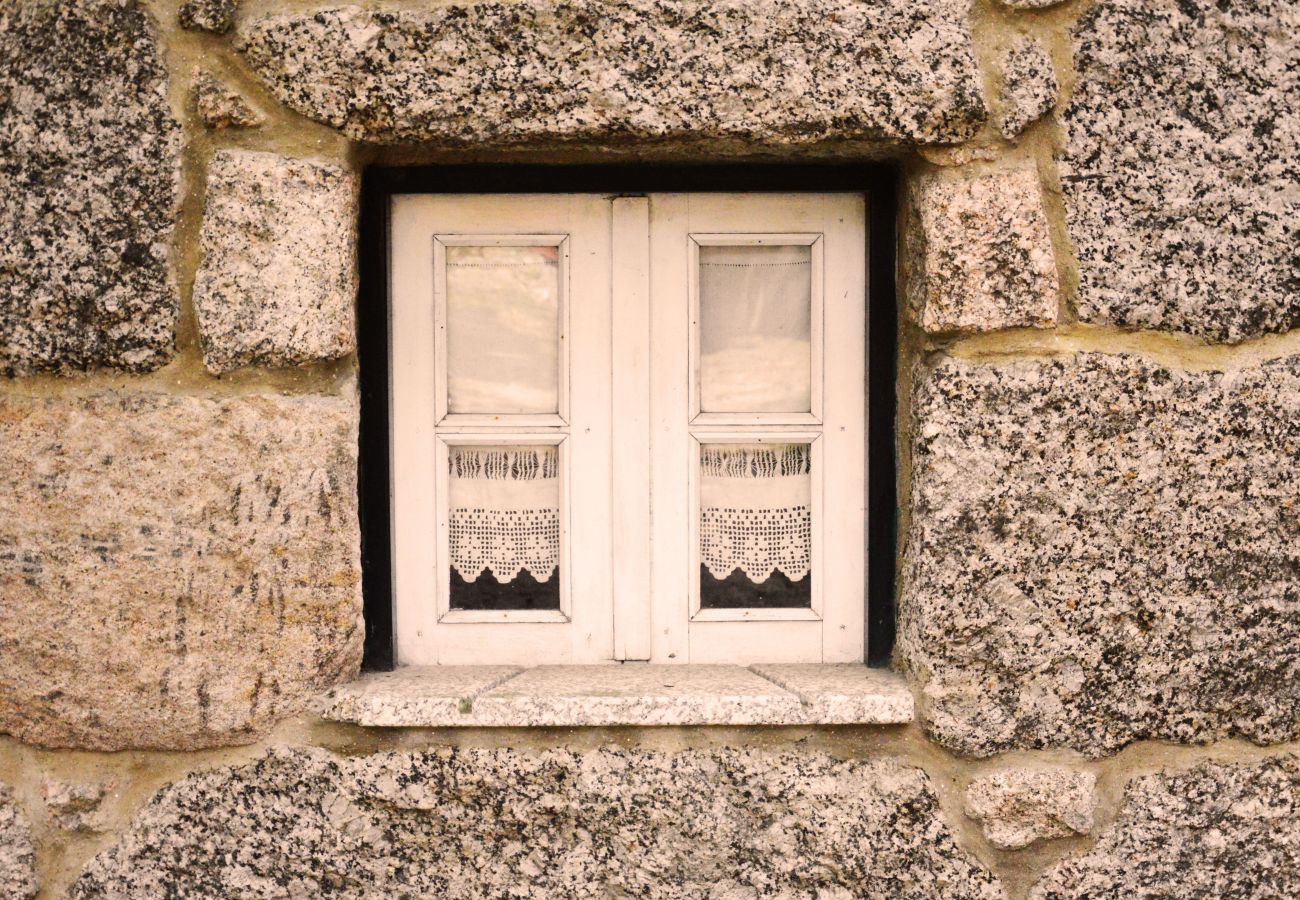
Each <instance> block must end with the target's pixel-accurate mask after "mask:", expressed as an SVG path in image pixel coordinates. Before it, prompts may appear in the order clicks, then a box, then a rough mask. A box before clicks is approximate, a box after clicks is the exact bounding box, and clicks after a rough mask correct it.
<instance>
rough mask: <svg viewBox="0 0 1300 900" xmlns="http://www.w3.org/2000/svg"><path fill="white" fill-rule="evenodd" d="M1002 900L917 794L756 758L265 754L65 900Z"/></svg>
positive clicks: (929, 794) (174, 797) (145, 833)
mask: <svg viewBox="0 0 1300 900" xmlns="http://www.w3.org/2000/svg"><path fill="white" fill-rule="evenodd" d="M169 892H170V894H172V895H175V896H203V897H228V896H258V897H297V896H304V897H306V896H310V897H332V898H362V897H366V898H369V897H376V896H384V897H394V898H416V897H431V896H438V897H506V896H531V897H591V898H595V897H610V896H631V897H650V898H661V897H662V898H669V897H671V898H694V897H715V898H752V897H757V896H787V897H795V896H800V897H803V896H807V897H814V896H816V897H826V898H838V897H849V896H853V897H864V898H880V900H886V898H887V900H922V898H933V897H936V896H942V897H945V898H949V900H968V898H970V900H973V898H980V900H985V898H987V900H993V898H1002V897H1004V896H1005V895H1004V893H1003V891H1002V889H1001V887H1000V886H999V885H998V883H997V882H996V881H995V879H994V877H993V876H992V875H991V874H990V873H989V872H988V871H987V870H986V869H984V868H983V867H982V866H981V865H980V864H979V863H978V862H977V861H976V860H975V859H974V858H973V857H972V856H970V855H968V854H967V853H966V852H965V851H963V850H961V849H960V848H959V847H958V846H957V844H956V843H955V841H954V839H953V835H952V833H951V831H950V830H949V829H948V827H947V826H946V825H945V824H944V823H943V820H942V819H941V817H940V813H939V807H938V802H937V800H936V798H935V794H934V792H933V789H932V788H931V786H930V782H929V780H928V778H927V777H926V775H925V774H924V773H923V772H922V771H921V770H919V769H914V768H909V767H905V766H903V765H901V764H899V763H896V762H893V761H871V762H863V761H837V760H834V759H832V758H830V757H828V756H826V755H824V754H820V753H815V752H809V751H805V752H800V753H787V754H773V753H770V752H763V751H757V750H731V749H713V750H691V751H682V752H677V753H670V752H656V751H643V750H628V749H616V748H607V749H601V750H594V751H590V752H585V753H574V752H569V751H564V750H551V751H545V752H539V753H526V752H520V751H516V750H510V749H492V750H489V749H462V750H450V749H446V750H429V751H424V752H418V753H391V754H378V755H371V756H358V757H350V758H349V757H341V756H333V755H331V754H329V753H326V752H324V751H319V750H316V751H288V750H285V751H272V752H271V753H269V754H268V755H266V756H264V757H262V758H261V759H259V760H258V761H256V762H254V763H252V764H249V765H245V766H240V767H231V768H221V769H216V770H214V771H211V772H206V773H202V774H196V775H191V776H189V777H187V778H185V779H183V780H181V781H180V782H178V783H176V784H175V785H173V786H171V787H169V788H166V789H165V790H163V791H161V792H160V793H159V794H158V795H156V796H155V798H154V799H153V800H152V801H150V803H149V804H148V805H147V806H146V807H145V808H144V809H143V810H142V812H141V813H140V814H139V816H138V817H137V818H136V820H135V822H134V823H133V825H132V826H131V828H130V830H129V831H128V832H127V833H126V834H125V835H123V837H122V838H121V839H120V840H119V841H118V843H117V844H116V846H114V847H112V848H110V849H108V850H106V851H105V852H103V853H101V854H100V855H99V856H97V857H96V858H95V859H94V860H92V861H91V863H90V864H89V865H88V866H87V868H86V869H85V870H84V873H83V875H82V877H81V879H80V881H78V882H77V884H76V885H75V887H74V888H73V890H72V897H74V898H83V900H87V898H92V897H93V898H105V900H111V898H123V900H126V898H137V897H149V896H162V895H164V894H165V893H169Z"/></svg>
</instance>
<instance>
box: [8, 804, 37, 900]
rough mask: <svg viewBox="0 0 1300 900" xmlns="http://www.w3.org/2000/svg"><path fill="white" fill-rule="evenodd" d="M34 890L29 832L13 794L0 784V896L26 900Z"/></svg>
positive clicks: (30, 833) (34, 850)
mask: <svg viewBox="0 0 1300 900" xmlns="http://www.w3.org/2000/svg"><path fill="white" fill-rule="evenodd" d="M38 887H39V883H38V881H37V878H36V849H35V847H33V846H32V832H31V829H30V828H29V827H28V825H27V819H26V817H24V816H23V813H22V810H20V809H19V808H18V804H17V803H16V802H15V801H14V795H13V792H12V791H11V790H10V789H9V788H8V787H7V786H6V785H3V784H0V894H3V895H4V896H5V897H9V898H13V900H28V898H31V897H35V896H36V891H37V888H38Z"/></svg>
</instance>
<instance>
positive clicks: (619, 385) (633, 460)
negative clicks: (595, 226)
mask: <svg viewBox="0 0 1300 900" xmlns="http://www.w3.org/2000/svg"><path fill="white" fill-rule="evenodd" d="M611 203H612V204H613V215H612V218H611V225H610V227H611V238H612V239H611V242H610V246H611V252H612V257H613V259H612V266H611V270H610V278H611V287H612V290H611V291H610V296H611V303H612V305H613V309H612V310H611V313H612V318H611V320H612V329H611V342H612V348H611V349H612V351H613V352H612V353H611V360H612V366H613V372H612V373H611V375H612V387H613V391H612V398H611V403H612V406H613V410H614V411H615V412H616V415H614V417H613V430H612V434H611V445H612V446H611V452H612V466H611V470H612V481H613V484H612V490H611V499H612V500H613V503H612V509H613V519H614V521H613V535H612V536H613V590H614V657H615V659H618V660H623V661H633V660H649V659H650V650H651V648H650V577H651V575H650V566H651V552H650V549H651V538H650V534H651V531H650V519H651V514H652V511H651V505H650V504H651V500H650V490H651V485H650V477H651V476H650V472H651V452H652V451H651V441H652V435H651V429H650V390H651V385H650V199H649V198H648V197H615V198H614V199H613V200H612V201H611Z"/></svg>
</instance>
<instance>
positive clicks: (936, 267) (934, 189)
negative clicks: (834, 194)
mask: <svg viewBox="0 0 1300 900" xmlns="http://www.w3.org/2000/svg"><path fill="white" fill-rule="evenodd" d="M910 200H911V207H912V209H911V215H910V226H909V228H908V240H907V250H906V254H907V261H908V273H907V279H906V294H907V298H908V302H909V305H910V307H911V311H912V316H913V318H914V319H915V320H916V321H917V322H919V323H920V325H921V327H922V328H924V329H925V330H926V331H932V332H944V331H994V330H996V329H999V328H1014V327H1018V326H1024V327H1037V328H1048V327H1051V326H1052V325H1054V324H1056V315H1057V308H1058V306H1059V304H1060V300H1059V299H1058V296H1057V287H1058V282H1057V276H1056V258H1055V256H1054V255H1053V253H1052V239H1051V235H1050V234H1049V233H1048V230H1047V217H1046V215H1045V214H1044V212H1043V198H1042V191H1041V190H1040V188H1039V183H1038V173H1037V172H1035V171H1034V169H1033V168H1032V167H1026V168H1018V169H1014V170H1011V171H1004V172H989V173H986V174H982V175H974V176H972V175H967V174H966V173H964V172H961V171H947V170H945V171H941V172H939V173H937V174H933V175H926V176H922V177H920V178H918V179H916V180H915V182H914V183H913V184H912V186H911V190H910Z"/></svg>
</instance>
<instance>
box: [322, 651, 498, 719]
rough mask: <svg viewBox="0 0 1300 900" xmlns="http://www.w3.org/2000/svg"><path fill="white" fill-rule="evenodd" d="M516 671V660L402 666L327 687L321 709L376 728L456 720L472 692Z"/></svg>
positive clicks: (331, 716)
mask: <svg viewBox="0 0 1300 900" xmlns="http://www.w3.org/2000/svg"><path fill="white" fill-rule="evenodd" d="M522 671H523V669H521V668H519V667H518V666H408V667H405V668H401V669H397V670H396V671H393V672H376V673H374V674H371V675H366V676H365V677H363V678H360V679H358V680H356V681H354V682H351V683H350V684H345V685H342V686H340V687H338V688H335V689H334V690H333V691H331V692H330V693H329V694H328V695H326V703H325V708H324V710H323V712H322V715H323V716H324V717H325V718H327V719H333V720H334V721H336V722H352V723H355V724H357V725H364V726H366V727H378V728H385V727H387V728H393V727H409V728H420V727H425V728H431V727H437V726H440V725H458V724H461V722H463V721H464V719H465V715H466V713H467V712H468V711H469V710H471V709H472V708H473V703H474V699H475V698H476V697H478V696H479V695H480V694H482V693H484V692H485V691H490V690H491V689H492V688H494V687H496V686H498V685H500V684H501V683H502V682H504V681H506V680H508V679H510V678H513V677H514V676H515V675H517V674H519V673H520V672H522Z"/></svg>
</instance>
